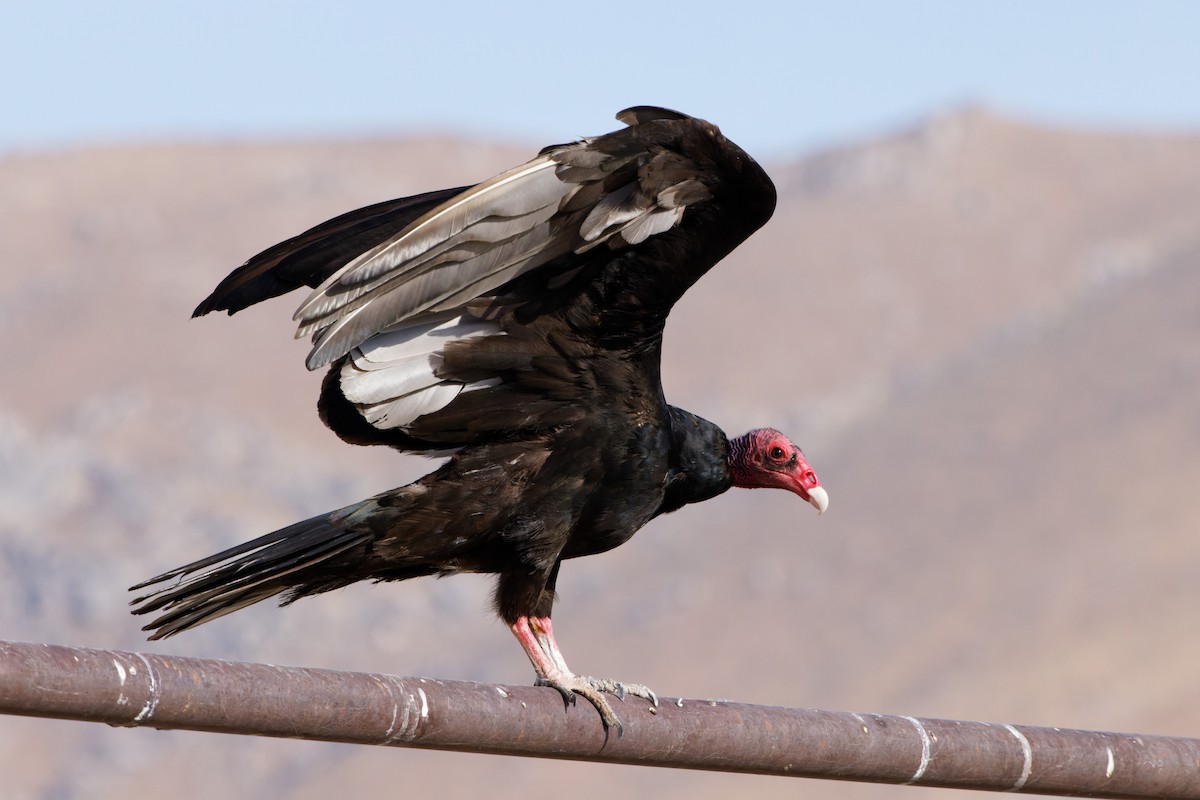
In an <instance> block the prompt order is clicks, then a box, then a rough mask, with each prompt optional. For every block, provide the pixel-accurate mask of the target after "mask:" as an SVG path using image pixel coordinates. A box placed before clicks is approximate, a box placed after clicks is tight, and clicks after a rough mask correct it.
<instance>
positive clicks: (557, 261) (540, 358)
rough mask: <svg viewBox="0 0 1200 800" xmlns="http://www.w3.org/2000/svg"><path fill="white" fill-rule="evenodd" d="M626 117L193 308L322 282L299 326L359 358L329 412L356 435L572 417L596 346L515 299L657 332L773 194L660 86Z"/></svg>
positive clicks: (640, 332) (618, 340)
mask: <svg viewBox="0 0 1200 800" xmlns="http://www.w3.org/2000/svg"><path fill="white" fill-rule="evenodd" d="M618 119H620V120H621V121H622V122H624V123H626V124H627V125H628V126H629V127H627V128H624V129H622V130H618V131H616V132H613V133H610V134H606V135H604V136H600V137H596V138H593V139H585V140H582V141H579V142H575V143H572V144H566V145H557V146H553V147H548V148H546V149H544V150H543V151H542V152H541V153H540V154H539V155H538V156H537V157H536V158H534V159H533V160H531V161H529V162H527V163H525V164H522V165H521V166H519V167H516V168H514V169H512V170H509V171H508V172H505V173H503V174H501V175H497V176H496V177H494V178H492V179H491V180H488V181H485V182H483V183H481V184H478V185H476V186H473V187H469V188H466V189H462V190H447V191H444V192H434V193H430V194H427V195H422V196H420V197H417V198H407V199H403V200H395V201H390V202H388V203H382V204H378V205H376V206H372V207H370V208H367V209H362V210H360V211H356V212H351V213H349V214H345V215H342V216H341V217H338V218H337V219H335V220H330V221H329V222H327V223H324V224H322V225H319V226H317V227H315V228H313V229H312V230H310V231H307V232H306V233H304V234H301V235H300V236H298V237H295V238H294V239H291V240H288V241H287V242H284V243H282V244H280V245H277V246H276V247H273V248H271V249H269V250H267V251H264V252H263V253H262V254H260V255H259V256H256V257H255V258H253V259H251V260H250V261H249V262H247V263H246V264H245V265H244V266H242V267H241V268H239V270H237V271H235V272H234V273H233V274H231V275H230V276H229V277H228V278H226V279H225V281H223V282H222V284H221V285H220V286H218V288H217V290H216V291H215V292H214V293H213V296H211V297H210V298H208V299H207V300H206V301H205V302H204V303H202V304H201V306H200V308H198V309H197V313H204V312H206V311H209V310H214V309H229V310H230V313H232V312H233V311H236V310H238V309H240V308H244V307H245V306H247V305H249V304H251V303H254V302H257V301H258V300H261V299H265V298H267V297H271V296H274V295H276V294H280V293H282V292H283V291H286V290H287V289H288V288H291V287H294V286H296V285H299V284H305V285H309V286H314V287H315V289H314V291H313V292H312V294H311V295H310V296H309V297H308V298H307V299H306V300H305V301H304V303H303V304H302V305H301V306H300V308H299V309H298V310H297V312H296V315H295V318H296V320H297V321H298V323H299V330H298V333H297V336H306V335H311V336H312V337H313V348H312V350H311V352H310V353H309V356H308V359H307V365H308V367H309V368H310V369H316V368H317V367H320V366H323V365H325V364H329V363H331V362H334V361H338V360H339V359H343V358H344V360H343V361H342V363H341V364H340V366H339V367H338V368H337V374H336V376H331V379H330V380H327V381H326V387H325V389H324V390H323V400H322V404H323V405H322V408H323V412H322V413H323V415H324V416H325V418H326V421H327V422H328V423H329V424H330V426H331V427H333V428H334V429H335V430H337V431H338V433H339V434H340V435H342V436H343V437H345V438H347V439H350V440H351V441H358V442H361V443H368V442H371V441H385V440H386V441H387V442H388V443H391V444H394V445H396V446H400V447H405V448H419V447H423V446H430V447H442V446H443V445H445V446H455V445H457V444H461V443H464V442H469V441H478V440H480V438H487V437H488V436H492V435H501V436H503V435H507V434H505V433H504V431H506V430H508V431H511V430H513V427H512V426H524V425H528V424H529V423H528V420H530V419H531V418H533V417H534V416H535V415H536V414H541V417H539V419H540V420H541V421H542V422H544V421H545V420H547V419H552V418H555V415H559V416H558V418H559V419H562V418H563V415H569V414H572V413H575V410H572V409H570V408H567V406H569V404H570V403H571V402H573V401H574V400H578V398H580V397H582V396H584V395H586V394H587V392H588V389H587V388H586V386H585V385H584V384H585V383H586V381H583V382H581V383H580V384H579V385H571V384H570V382H571V381H572V380H576V379H578V378H579V374H578V370H577V368H576V367H577V364H578V363H581V362H578V361H577V362H576V363H575V364H572V363H567V360H566V359H567V357H566V356H565V355H564V353H563V349H562V332H561V331H559V332H555V331H554V330H549V329H541V328H538V329H536V330H535V329H534V328H532V327H528V326H527V325H526V324H525V322H522V323H520V324H518V323H516V322H514V320H515V319H516V317H514V316H513V314H515V313H518V310H520V311H519V313H521V314H522V316H521V319H523V320H525V321H526V322H528V320H529V319H531V318H532V312H531V309H532V308H533V307H534V306H537V307H538V308H565V307H568V306H570V305H571V304H572V303H574V302H577V301H579V300H580V298H581V297H582V296H583V294H584V293H588V292H590V293H591V295H592V296H593V299H592V300H589V301H588V302H589V303H593V305H592V306H590V308H591V310H590V311H588V312H586V313H588V314H593V315H597V316H596V317H595V319H594V320H593V323H594V325H593V327H592V328H590V329H588V330H587V331H584V330H583V329H581V328H578V327H576V329H575V332H574V334H572V335H573V336H575V337H576V339H577V345H578V346H579V347H581V348H582V349H583V350H585V351H586V350H588V348H592V349H593V352H600V351H602V350H604V349H606V348H617V347H622V346H624V343H626V342H630V343H636V342H641V343H642V345H643V346H644V344H645V343H647V342H650V340H651V339H652V338H653V337H655V336H657V334H658V332H660V331H661V329H662V325H663V323H664V322H665V317H666V314H667V312H668V310H669V309H670V307H671V305H672V304H673V303H674V302H675V300H676V299H678V297H679V296H680V295H681V294H682V293H683V291H684V290H685V289H686V288H687V287H688V286H690V285H691V284H692V283H693V282H694V281H695V280H696V279H698V278H699V277H700V276H701V275H703V274H704V272H705V271H707V270H708V269H709V268H710V267H711V266H712V265H713V264H715V263H716V262H717V261H718V260H719V259H720V258H722V257H724V256H725V255H726V254H727V253H728V252H729V251H730V250H732V249H733V247H735V246H736V245H737V244H738V243H740V242H741V241H742V240H743V239H745V238H746V236H748V235H749V234H750V233H751V232H753V231H754V230H755V229H756V228H758V227H759V226H760V225H762V224H763V223H764V222H766V220H767V219H768V218H769V216H770V214H771V212H772V210H773V208H774V202H775V192H774V187H773V186H772V185H771V182H770V180H769V179H768V178H767V177H766V175H765V173H763V172H762V170H761V168H759V167H758V165H757V164H755V163H754V161H753V160H752V159H751V158H750V157H749V156H747V155H746V154H745V153H744V152H742V151H741V150H740V149H739V148H737V146H736V145H733V144H732V143H731V142H729V141H728V140H726V139H725V138H724V137H723V136H722V135H721V134H720V132H719V131H718V130H717V129H716V128H715V127H714V126H712V125H710V124H709V123H707V122H704V121H702V120H697V119H693V118H691V117H687V116H685V115H683V114H679V113H678V112H674V111H668V110H666V109H659V108H653V107H649V106H641V107H636V108H631V109H627V110H625V111H623V112H621V113H620V114H619V115H618ZM680 228H686V229H687V231H686V233H681V234H680V235H675V233H674V232H676V231H678V230H679V229H680ZM589 286H590V287H591V288H589ZM596 303H598V304H599V305H596ZM601 318H603V319H602V321H601ZM575 322H578V317H576V318H575V320H574V321H573V322H572V323H571V324H575ZM563 324H566V323H563ZM585 327H586V325H585ZM589 337H592V338H590V339H589ZM572 357H573V358H577V359H579V358H582V359H583V360H584V361H586V358H587V354H586V353H583V352H580V353H577V354H576V355H575V356H572ZM535 373H536V374H535ZM522 376H524V377H522ZM334 377H336V380H335V381H334V382H333V383H332V384H331V380H333V379H334ZM572 399H574V400H572ZM347 402H348V403H349V404H351V405H350V406H345V405H344V404H345V403H347ZM509 412H511V413H509ZM482 417H486V418H487V421H486V422H482V421H480V419H481V418H482ZM363 423H365V426H366V427H365V428H364V427H362V426H363ZM505 426H508V427H505ZM379 432H385V433H386V434H387V435H386V437H383V438H380V437H379V435H378V434H379Z"/></svg>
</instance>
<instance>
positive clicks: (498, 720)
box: [0, 642, 1200, 800]
mask: <svg viewBox="0 0 1200 800" xmlns="http://www.w3.org/2000/svg"><path fill="white" fill-rule="evenodd" d="M616 705H617V711H618V715H619V716H620V717H621V720H622V722H623V723H624V726H625V727H624V735H623V736H620V737H618V736H617V735H616V734H615V733H613V734H610V735H606V734H605V732H604V730H603V727H602V726H601V724H600V719H599V717H598V715H597V714H596V712H595V710H594V709H593V708H592V707H591V706H590V705H588V704H587V703H578V704H576V705H573V706H567V705H565V704H564V703H563V700H562V698H561V696H560V695H559V694H558V692H557V691H555V690H554V689H549V688H536V687H532V686H493V685H487V684H477V683H467V682H461V681H440V680H434V679H431V678H401V677H396V676H393V675H373V674H366V673H356V672H334V671H330V670H322V669H305V668H299V667H277V666H271V665H267V664H248V663H238V662H230V661H217V660H211V659H199V658H182V657H175V656H163V655H156V654H152V653H127V652H121V651H116V650H95V649H85V648H77V647H61V646H56V645H48V644H24V643H17V642H0V713H6V714H20V715H25V716H35V717H53V718H58V719H74V720H84V721H90V722H105V723H108V724H110V725H119V726H148V727H154V728H163V729H170V728H180V729H189V730H200V731H215V732H221V733H237V734H253V735H259V736H280V737H289V738H296V739H316V740H323V741H331V742H350V743H357V744H375V745H393V746H399V747H421V748H428V749H438V750H458V751H465V752H477V753H497V754H503V755H522V756H538V757H543V758H566V759H578V760H585V761H604V762H611V763H621V764H643V765H648V766H659V767H677V768H684V769H704V770H719V771H724V772H750V773H758V774H766V775H797V776H803V777H809V778H832V779H838V780H855V781H872V782H877V783H898V784H900V783H903V784H919V785H924V786H948V787H957V788H961V789H983V790H994V791H1015V792H1026V793H1035V794H1061V795H1073V796H1082V797H1129V798H1193V800H1200V739H1185V738H1176V737H1167V736H1148V735H1135V734H1120V733H1102V732H1098V731H1081V730H1067V729H1060V728H1040V727H1031V726H1018V725H999V724H989V723H983V722H957V721H952V720H937V719H918V718H915V717H904V716H891V715H886V714H853V713H848V712H841V711H821V710H814V709H791V708H775V707H769V706H754V705H746V704H742V703H730V702H725V701H712V700H684V699H677V698H662V699H661V701H660V705H659V707H658V708H654V707H653V706H651V705H650V703H648V702H647V701H645V700H641V699H635V698H630V699H629V700H628V701H626V702H624V703H620V702H618V703H617V704H616Z"/></svg>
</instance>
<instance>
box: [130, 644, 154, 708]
mask: <svg viewBox="0 0 1200 800" xmlns="http://www.w3.org/2000/svg"><path fill="white" fill-rule="evenodd" d="M135 655H136V656H137V657H138V658H140V659H141V660H142V663H143V664H145V665H146V679H147V680H148V681H149V683H150V686H149V693H150V696H149V697H148V698H147V699H146V705H144V706H142V710H141V711H139V712H138V713H137V716H136V717H134V718H133V721H134V722H145V721H147V720H148V719H150V718H151V717H153V716H154V710H155V709H156V708H158V701H159V696H158V679H157V678H155V676H154V668H153V667H151V666H150V661H149V660H148V659H147V658H146V657H145V656H144V655H142V654H141V653H135ZM133 670H134V668H133V667H130V668H129V672H130V674H133Z"/></svg>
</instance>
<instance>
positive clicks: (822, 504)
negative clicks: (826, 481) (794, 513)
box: [808, 486, 829, 516]
mask: <svg viewBox="0 0 1200 800" xmlns="http://www.w3.org/2000/svg"><path fill="white" fill-rule="evenodd" d="M808 502H809V503H812V507H813V508H815V509H816V510H817V515H818V516H820V515H821V514H824V513H825V511H826V509H828V508H829V492H826V491H825V488H824V487H822V486H815V487H813V488H812V489H809V491H808Z"/></svg>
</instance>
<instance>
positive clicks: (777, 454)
mask: <svg viewBox="0 0 1200 800" xmlns="http://www.w3.org/2000/svg"><path fill="white" fill-rule="evenodd" d="M767 455H769V456H770V457H771V459H772V460H773V461H781V460H782V459H783V457H784V456H785V455H787V452H786V451H784V449H783V448H782V447H780V446H779V445H775V446H774V447H772V448H771V449H770V451H769V452H768V453H767Z"/></svg>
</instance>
